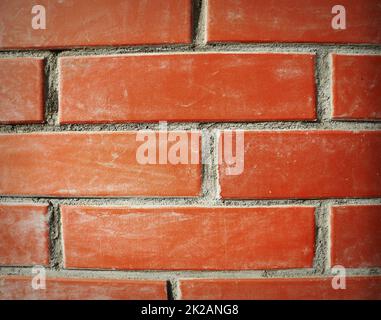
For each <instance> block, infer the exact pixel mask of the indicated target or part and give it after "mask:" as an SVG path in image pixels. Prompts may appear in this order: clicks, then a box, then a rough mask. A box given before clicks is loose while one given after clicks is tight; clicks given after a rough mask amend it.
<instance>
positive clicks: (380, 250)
mask: <svg viewBox="0 0 381 320" xmlns="http://www.w3.org/2000/svg"><path fill="white" fill-rule="evenodd" d="M331 228H332V231H331V243H332V249H331V263H332V266H334V265H342V266H344V267H346V268H366V267H381V206H377V205H365V206H338V207H333V208H332V227H331Z"/></svg>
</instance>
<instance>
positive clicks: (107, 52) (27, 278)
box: [0, 0, 381, 299]
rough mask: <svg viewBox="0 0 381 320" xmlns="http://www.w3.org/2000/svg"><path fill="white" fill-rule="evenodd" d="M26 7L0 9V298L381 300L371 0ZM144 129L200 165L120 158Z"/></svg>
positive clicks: (379, 97)
mask: <svg viewBox="0 0 381 320" xmlns="http://www.w3.org/2000/svg"><path fill="white" fill-rule="evenodd" d="M90 2H91V4H90ZM34 4H35V3H32V2H31V1H27V0H14V1H1V3H0V30H1V36H0V48H1V52H0V123H1V125H0V131H1V133H0V197H1V199H0V202H1V204H0V265H1V267H0V299H31V298H32V299H96V298H99V299H109V298H119V299H277V298H281V299H289V298H290V299H356V298H359V299H380V298H381V277H380V275H381V236H380V235H381V233H380V229H381V209H380V208H381V207H380V205H381V201H380V200H381V130H380V129H381V125H380V122H379V121H380V119H381V55H380V53H381V46H380V45H381V1H379V0H366V1H351V0H346V1H340V4H341V5H344V6H345V8H346V13H347V29H346V30H333V29H332V27H331V20H332V17H333V16H334V15H333V14H332V13H331V10H332V7H333V6H334V5H336V4H338V3H336V1H331V0H319V1H318V0H316V1H315V0H313V1H312V0H311V1H308V3H307V2H306V1H297V0H289V1H269V0H267V1H262V0H258V1H250V0H240V1H238V0H221V1H219V0H196V1H190V0H167V1H159V0H150V1H137V0H136V1H134V0H128V1H121V0H115V1H102V0H96V1H87V0H82V1H53V0H44V1H39V3H38V4H40V5H43V6H45V8H46V16H47V28H46V30H33V29H32V28H31V19H32V17H33V15H32V14H31V7H32V6H33V5H34ZM159 121H168V129H169V130H170V131H184V130H185V131H186V132H187V133H188V134H189V133H190V132H191V131H193V132H199V134H200V135H201V145H203V144H205V143H209V144H210V146H209V147H210V148H209V149H208V150H209V152H208V153H207V154H206V155H205V159H204V160H205V163H204V164H203V163H200V164H178V165H172V164H161V165H146V166H143V165H140V164H138V163H137V162H136V159H135V153H136V149H137V147H138V145H140V144H141V143H138V142H137V141H136V134H137V132H138V131H139V130H143V129H152V130H155V131H156V134H158V130H159V124H158V122H159ZM229 129H232V130H234V129H239V130H243V131H244V132H245V169H244V171H243V173H242V174H241V175H237V176H229V175H226V173H225V170H224V169H225V168H226V164H225V163H224V162H222V164H221V165H218V162H219V159H218V143H222V141H221V139H222V138H221V132H223V131H224V130H229ZM208 133H211V134H212V139H211V140H210V141H208V140H207V139H206V137H207V134H208ZM36 265H40V266H44V267H45V268H46V269H47V278H48V280H47V289H46V290H33V289H32V287H31V279H32V278H33V276H34V274H32V270H33V269H32V268H33V266H36ZM336 265H342V266H344V267H345V268H346V275H347V283H346V289H345V290H334V289H333V288H332V285H331V278H332V276H333V272H332V268H333V267H334V266H336Z"/></svg>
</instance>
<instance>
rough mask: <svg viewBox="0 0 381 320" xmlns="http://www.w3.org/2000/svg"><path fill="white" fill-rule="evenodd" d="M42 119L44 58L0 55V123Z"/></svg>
mask: <svg viewBox="0 0 381 320" xmlns="http://www.w3.org/2000/svg"><path fill="white" fill-rule="evenodd" d="M0 6H1V4H0ZM0 25H1V22H0ZM0 29H1V28H0ZM43 121H44V60H43V59H38V58H1V59H0V123H33V122H43Z"/></svg>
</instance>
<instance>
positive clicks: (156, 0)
mask: <svg viewBox="0 0 381 320" xmlns="http://www.w3.org/2000/svg"><path fill="white" fill-rule="evenodd" d="M35 4H39V5H43V6H45V9H46V29H45V30H34V29H33V28H32V18H33V16H35V15H34V14H31V10H32V7H33V5H35ZM0 29H1V30H2V38H1V39H0V47H1V48H64V47H80V46H119V45H132V44H160V43H190V42H191V33H192V32H191V1H190V0H166V1H162V0H150V1H140V0H111V1H110V0H81V1H56V0H39V1H38V2H37V3H32V2H31V1H30V0H12V1H5V2H4V1H1V2H0Z"/></svg>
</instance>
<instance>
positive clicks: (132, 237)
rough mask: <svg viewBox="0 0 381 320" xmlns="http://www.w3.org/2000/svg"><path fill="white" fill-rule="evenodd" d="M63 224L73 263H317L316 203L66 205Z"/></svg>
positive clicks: (243, 266) (215, 266) (193, 266)
mask: <svg viewBox="0 0 381 320" xmlns="http://www.w3.org/2000/svg"><path fill="white" fill-rule="evenodd" d="M290 225H292V226H293V227H292V229H290V228H289V226H290ZM62 226H63V242H64V252H65V257H64V260H65V267H67V268H91V269H95V268H102V269H133V270H140V269H151V270H152V269H157V270H163V269H165V270H167V269H171V270H174V269H175V270H184V269H186V270H198V269H203V270H247V269H261V268H268V269H277V268H303V267H312V259H313V252H314V208H310V207H298V208H293V207H283V208H222V207H218V208H200V207H198V208H193V207H188V208H182V207H168V208H126V207H76V206H63V207H62ZM184 230H186V232H184Z"/></svg>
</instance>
